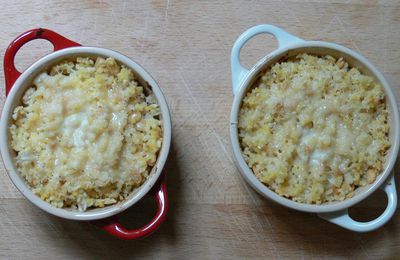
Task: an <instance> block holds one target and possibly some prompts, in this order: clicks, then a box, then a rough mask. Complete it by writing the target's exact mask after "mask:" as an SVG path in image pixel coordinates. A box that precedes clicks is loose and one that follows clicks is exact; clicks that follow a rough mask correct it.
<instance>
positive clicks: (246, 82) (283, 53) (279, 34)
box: [230, 24, 400, 232]
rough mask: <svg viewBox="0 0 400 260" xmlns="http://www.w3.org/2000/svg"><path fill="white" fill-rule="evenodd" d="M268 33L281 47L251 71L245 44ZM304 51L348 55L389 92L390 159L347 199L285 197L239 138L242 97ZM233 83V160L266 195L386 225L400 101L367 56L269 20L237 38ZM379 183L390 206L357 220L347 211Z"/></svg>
mask: <svg viewBox="0 0 400 260" xmlns="http://www.w3.org/2000/svg"><path fill="white" fill-rule="evenodd" d="M260 33H267V34H271V35H273V36H274V37H275V38H276V39H277V40H278V43H279V47H278V49H276V50H275V51H273V52H271V53H269V54H268V55H266V56H265V57H263V58H262V59H261V60H260V61H259V62H257V64H256V65H254V67H253V68H251V69H250V70H247V69H246V68H244V67H243V66H242V65H241V64H240V58H239V56H240V50H241V48H242V47H243V45H244V44H245V43H246V42H247V41H248V40H249V39H251V38H252V37H254V36H255V35H258V34H260ZM300 53H308V54H314V55H330V56H332V57H334V58H340V57H343V58H344V59H345V60H346V61H347V62H348V63H349V66H351V67H356V68H358V69H359V70H360V71H361V72H362V73H363V74H366V75H369V76H372V77H373V78H374V79H375V80H376V81H377V82H379V83H380V84H381V85H382V87H383V89H384V92H385V95H386V102H387V109H388V112H389V124H390V134H389V140H390V143H391V148H390V150H389V151H388V153H387V156H386V164H385V165H384V168H383V171H382V172H381V174H380V175H378V176H377V178H376V180H375V181H374V182H373V183H372V184H369V185H367V186H364V187H360V188H357V189H356V191H355V195H354V196H353V197H352V198H348V199H346V200H344V201H340V202H334V203H325V204H321V205H315V204H314V205H313V204H303V203H298V202H295V201H293V200H290V199H287V198H284V197H281V196H279V195H278V194H276V193H275V192H273V191H272V190H270V189H269V188H268V187H267V186H265V185H264V184H263V183H261V182H260V181H259V180H258V179H257V178H256V176H255V175H254V173H253V172H252V170H251V169H250V168H249V167H248V165H247V164H246V162H245V160H244V158H243V156H242V153H241V147H240V144H239V138H238V127H237V125H238V114H239V110H240V106H241V103H242V99H243V97H244V95H245V94H246V93H247V91H248V90H249V88H251V87H252V86H253V84H254V83H255V81H256V80H257V79H258V76H259V74H260V73H261V72H262V71H265V70H266V69H267V68H269V67H270V66H271V65H273V64H275V63H276V62H278V61H279V60H281V59H286V58H288V57H293V56H296V55H297V54H300ZM231 67H232V87H233V94H234V100H233V105H232V111H231V115H230V139H231V144H232V149H233V155H234V161H235V164H236V166H237V168H238V169H239V171H240V173H241V174H242V176H243V178H244V179H245V180H246V181H247V182H248V183H249V184H250V185H251V186H252V187H253V188H254V189H255V190H256V191H258V192H259V193H260V194H261V195H263V196H264V197H265V198H268V199H271V200H273V201H275V202H277V203H279V204H281V205H284V206H286V207H289V208H292V209H296V210H300V211H305V212H313V213H317V214H318V215H319V216H320V217H322V218H324V219H326V220H328V221H330V222H332V223H335V224H337V225H339V226H342V227H344V228H347V229H350V230H353V231H358V232H366V231H371V230H374V229H376V228H379V227H381V226H382V225H384V224H385V223H386V222H387V221H388V220H389V219H390V218H391V217H392V216H393V214H394V212H395V211H396V206H397V194H396V186H395V182H394V177H393V173H392V170H393V167H394V164H395V162H396V158H397V155H398V150H399V140H400V139H399V138H400V132H399V115H398V108H397V103H396V100H395V96H394V95H393V92H392V90H391V88H390V86H389V84H388V83H387V81H386V80H385V78H384V77H383V75H382V74H381V73H380V72H379V71H378V70H377V68H376V67H375V66H373V65H372V64H371V63H370V62H369V61H368V60H367V59H366V58H364V57H363V56H361V55H360V54H358V53H356V52H355V51H352V50H350V49H348V48H346V47H343V46H340V45H337V44H334V43H329V42H322V41H305V40H302V39H300V38H298V37H296V36H293V35H291V34H289V33H287V32H286V31H284V30H282V29H280V28H278V27H275V26H272V25H268V24H264V25H258V26H255V27H252V28H250V29H248V30H247V31H245V32H244V33H243V34H242V35H241V36H240V37H239V38H238V39H237V40H236V42H235V44H234V46H233V49H232V53H231ZM378 188H381V189H383V190H384V191H385V192H386V194H387V197H388V204H387V207H386V209H385V211H384V212H383V213H382V214H381V215H380V216H379V217H378V218H376V219H374V220H372V221H370V222H358V221H355V220H353V219H352V218H351V217H350V216H349V214H348V208H350V207H351V206H353V205H355V204H356V203H358V202H360V201H362V200H364V199H365V198H367V197H368V196H370V195H371V194H372V193H373V192H374V191H375V190H377V189H378Z"/></svg>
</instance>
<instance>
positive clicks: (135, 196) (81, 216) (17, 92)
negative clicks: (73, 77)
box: [0, 47, 171, 220]
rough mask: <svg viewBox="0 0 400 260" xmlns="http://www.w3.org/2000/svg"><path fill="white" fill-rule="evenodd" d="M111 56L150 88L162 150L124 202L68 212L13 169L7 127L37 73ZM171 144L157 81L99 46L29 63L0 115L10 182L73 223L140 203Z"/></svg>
mask: <svg viewBox="0 0 400 260" xmlns="http://www.w3.org/2000/svg"><path fill="white" fill-rule="evenodd" d="M78 56H79V57H113V58H115V60H116V61H117V62H118V63H120V64H124V65H126V66H127V67H129V68H131V69H132V70H133V71H134V74H135V75H136V76H137V79H136V80H137V81H138V82H139V83H141V84H142V85H145V84H147V86H149V88H150V89H151V90H152V91H153V93H154V95H155V97H156V98H157V101H158V104H159V106H160V110H161V116H160V118H161V121H162V124H163V125H162V127H163V142H162V147H161V150H160V152H159V154H158V157H157V161H156V164H155V166H154V167H153V168H152V170H151V172H150V174H149V176H148V178H147V180H146V181H145V182H144V183H143V184H142V186H140V187H139V188H137V189H135V190H134V191H133V192H132V194H130V195H129V197H127V198H126V199H125V200H123V201H121V202H119V203H117V204H114V205H110V206H106V207H104V208H93V209H88V210H87V211H84V212H80V211H78V210H73V209H68V208H56V207H54V206H52V205H51V204H49V203H47V202H45V201H43V200H42V199H40V198H39V197H38V196H36V195H35V194H34V193H33V192H32V191H31V190H30V188H29V186H28V184H27V183H26V181H25V180H24V178H23V177H21V176H20V174H19V172H18V170H17V169H16V166H15V162H14V158H15V152H14V151H13V149H12V148H11V146H10V134H9V126H10V122H11V116H12V112H13V110H14V108H15V107H16V106H18V105H20V104H21V98H22V96H23V94H24V92H25V90H26V89H27V88H28V87H30V86H31V85H32V80H33V79H34V77H35V76H36V75H38V73H40V72H42V71H46V70H47V69H49V68H50V67H51V66H53V65H55V64H56V63H58V62H60V61H62V60H64V59H71V58H73V57H78ZM170 143H171V119H170V115H169V110H168V106H167V102H166V100H165V98H164V95H163V93H162V92H161V89H160V87H159V86H158V85H157V83H156V81H155V80H154V79H153V78H152V77H151V76H150V74H149V73H148V72H147V71H145V70H144V69H143V68H142V67H141V66H140V65H139V64H137V63H136V62H134V61H132V60H131V59H129V58H128V57H126V56H124V55H122V54H120V53H118V52H115V51H112V50H108V49H104V48H98V47H71V48H67V49H63V50H60V51H56V52H54V53H51V54H49V55H47V56H45V57H43V58H41V59H40V60H38V61H37V62H35V63H34V64H32V65H31V66H30V67H29V68H28V69H27V70H25V71H24V72H23V73H22V75H21V76H20V77H19V78H18V80H17V81H16V82H15V83H14V86H13V88H12V89H11V91H10V93H9V94H8V97H7V99H6V102H5V104H4V108H3V112H2V115H1V122H0V149H1V155H2V157H3V162H4V165H5V167H6V170H7V172H8V175H9V176H10V178H11V180H12V182H13V183H14V184H15V186H16V187H17V188H18V190H19V191H20V192H21V193H22V194H23V195H24V196H25V197H26V198H27V199H28V200H30V201H31V202H32V203H33V204H35V205H36V206H38V207H40V208H41V209H43V210H45V211H47V212H49V213H51V214H53V215H56V216H59V217H62V218H66V219H73V220H96V219H102V218H106V217H109V216H112V215H115V214H117V213H119V212H121V211H124V210H125V209H127V208H129V207H130V206H132V205H133V204H135V203H136V202H137V201H139V200H140V199H141V198H142V197H143V196H144V195H146V194H147V193H148V192H149V191H150V189H151V188H152V187H153V186H154V185H155V183H156V181H157V180H158V178H159V176H160V174H161V172H162V169H163V167H164V164H165V161H166V159H167V157H168V152H169V148H170Z"/></svg>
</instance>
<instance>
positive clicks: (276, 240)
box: [0, 0, 400, 259]
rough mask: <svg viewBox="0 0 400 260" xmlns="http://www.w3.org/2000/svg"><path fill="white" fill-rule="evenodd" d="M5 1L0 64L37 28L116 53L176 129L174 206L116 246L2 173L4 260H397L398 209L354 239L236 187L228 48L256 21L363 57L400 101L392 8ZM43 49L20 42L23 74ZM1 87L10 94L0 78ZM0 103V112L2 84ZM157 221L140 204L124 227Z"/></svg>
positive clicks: (260, 40)
mask: <svg viewBox="0 0 400 260" xmlns="http://www.w3.org/2000/svg"><path fill="white" fill-rule="evenodd" d="M0 6H1V7H2V10H1V11H0V14H1V18H2V19H1V21H2V23H1V24H0V33H1V34H0V35H1V37H0V50H3V51H2V52H3V53H2V54H3V55H4V51H5V49H6V48H7V46H8V44H9V43H10V42H11V40H12V39H14V38H15V37H16V36H17V35H19V34H20V33H22V32H24V31H26V30H28V29H31V28H34V27H39V26H40V27H46V28H49V29H53V30H55V31H56V32H59V33H60V34H62V35H64V36H66V37H68V38H70V39H71V40H74V41H77V42H79V43H81V44H83V45H92V46H101V47H105V48H110V49H113V50H116V51H119V52H121V53H123V54H125V55H127V56H129V57H130V58H132V59H134V60H135V61H137V62H138V63H139V64H141V65H142V66H144V67H145V68H146V69H147V70H148V71H149V72H150V73H151V74H152V75H153V77H154V78H155V79H156V80H157V81H158V83H159V85H160V86H161V87H162V89H163V91H164V94H165V96H166V99H167V101H168V104H169V107H170V110H171V115H172V122H173V147H172V149H171V154H170V158H169V160H168V164H167V167H166V168H167V172H168V185H169V187H168V191H169V196H170V211H169V215H168V219H167V221H166V222H165V223H164V225H163V226H162V227H161V228H160V230H158V232H157V233H156V234H154V235H153V236H152V237H149V238H147V239H144V240H140V241H120V240H117V239H115V238H113V237H111V236H109V235H107V234H105V233H103V232H102V231H100V230H98V229H96V228H94V227H93V226H91V225H89V224H87V223H82V222H74V221H68V220H63V219H59V218H56V217H53V216H50V215H49V214H47V213H44V212H42V211H41V210H39V209H38V208H36V207H34V206H33V205H31V204H30V203H29V202H28V201H26V200H25V199H24V198H23V197H22V196H21V194H20V193H19V192H18V191H17V190H16V189H15V188H14V186H13V185H12V183H11V182H10V180H9V179H8V177H7V174H6V172H5V170H4V168H3V167H2V166H1V167H0V175H1V176H0V177H1V178H0V258H4V259H22V258H32V259H56V258H62V259H67V258H68V259H70V258H89V259H102V258H104V259H114V258H121V259H125V258H136V257H137V258H139V257H149V258H166V259H172V258H174V259H175V258H177V259H186V258H196V259H231V258H268V259H270V258H271V259H273V258H293V259H300V258H302V259H312V258H348V257H352V258H379V259H388V258H397V257H398V255H399V253H400V238H399V231H400V215H399V214H396V215H395V216H394V217H393V219H392V220H391V221H390V222H389V223H388V224H387V225H386V226H385V227H384V228H382V229H380V230H378V231H374V232H372V233H368V234H357V233H352V232H350V231H346V230H343V229H341V228H339V227H337V226H334V225H332V224H329V223H327V222H325V221H324V220H322V219H320V218H318V217H317V216H316V215H313V214H305V213H301V212H296V211H293V210H289V209H286V208H283V207H281V206H279V205H276V204H274V203H272V202H270V201H266V200H264V199H262V198H261V197H260V196H258V195H257V194H256V193H255V192H254V191H253V190H252V189H251V188H250V187H249V186H248V185H247V184H246V183H245V182H244V181H243V180H242V179H241V177H240V175H239V173H238V171H237V170H236V168H235V166H234V165H233V162H232V159H231V151H230V145H229V137H228V122H229V112H230V107H231V103H232V94H231V82H230V65H229V55H230V49H231V46H232V44H233V42H234V40H235V39H236V38H237V37H238V36H239V35H240V34H241V33H242V32H243V31H244V30H245V29H247V28H248V27H250V26H253V25H256V24H260V23H272V24H276V25H278V26H280V27H282V28H284V29H286V30H287V31H289V32H291V33H293V34H295V35H298V36H299V37H301V38H304V39H309V40H324V41H333V42H336V43H338V44H342V45H345V46H347V47H350V48H352V49H354V50H356V51H359V52H361V53H362V54H363V55H365V56H366V57H367V58H368V59H370V60H371V62H372V63H374V64H375V65H376V66H377V67H378V68H379V69H380V70H381V71H382V72H383V73H384V75H385V76H386V78H387V80H388V81H389V83H390V84H391V86H392V87H393V89H394V91H395V93H396V96H397V99H398V100H400V85H399V82H400V63H399V60H400V49H399V42H400V3H399V2H398V1H396V0H389V1H383V0H381V1H378V0H368V1H361V0H358V1H348V0H313V1H305V0H282V1H262V0H252V1H246V2H241V1H225V2H224V1H211V0H209V1H183V0H179V1H178V0H164V1H160V0H154V1H147V0H139V1H126V0H125V1H74V2H73V3H72V2H71V1H65V0H58V1H40V2H39V1H15V2H14V1H4V0H0ZM276 46H277V44H276V42H275V40H274V39H273V38H272V37H270V36H259V37H256V38H255V39H253V40H251V41H250V42H249V43H248V44H247V45H246V46H245V48H244V50H243V52H242V59H243V62H244V64H246V65H247V66H251V64H254V62H256V61H257V60H258V59H259V58H260V57H262V56H263V55H265V54H266V53H268V52H269V51H271V50H273V49H274V48H275V47H276ZM50 47H51V46H50V45H49V44H48V43H45V42H43V41H36V42H34V43H32V44H29V45H27V46H26V47H24V48H23V49H22V51H21V53H20V55H19V56H18V57H17V65H18V67H19V68H26V67H27V66H29V64H31V63H32V62H33V61H35V60H37V59H38V58H39V57H40V56H42V55H44V54H46V53H48V52H50V50H51V48H50ZM0 65H1V67H2V63H1V64H0ZM0 82H1V84H3V86H4V75H3V73H1V74H0ZM0 97H1V98H0V99H1V100H0V102H1V105H0V107H1V108H2V107H3V104H4V99H5V98H4V87H2V88H1V93H0ZM1 108H0V109H1ZM398 169H399V165H397V166H396V170H398ZM384 203H385V200H384V196H382V194H377V195H374V197H373V198H371V199H369V200H368V201H366V202H363V203H362V204H361V205H359V206H357V207H356V208H355V209H353V210H352V213H353V214H354V215H356V216H358V218H361V219H368V218H371V217H374V216H376V215H378V214H379V213H380V212H381V211H382V209H383V208H384V205H385V204H384ZM153 212H154V205H153V202H152V201H151V200H149V199H145V200H144V201H142V202H141V203H140V204H139V205H135V206H134V207H133V208H131V209H129V210H127V211H126V212H125V213H124V214H123V216H122V218H123V220H124V222H125V223H126V224H127V225H130V226H132V227H134V226H140V224H143V223H145V221H146V220H148V219H149V218H150V217H151V216H152V213H153Z"/></svg>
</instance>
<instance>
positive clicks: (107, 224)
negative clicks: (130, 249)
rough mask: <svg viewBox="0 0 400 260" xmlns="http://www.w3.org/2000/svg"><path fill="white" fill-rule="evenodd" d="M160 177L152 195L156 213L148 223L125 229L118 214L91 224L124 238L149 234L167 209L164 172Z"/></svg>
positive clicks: (163, 217) (155, 228) (163, 218)
mask: <svg viewBox="0 0 400 260" xmlns="http://www.w3.org/2000/svg"><path fill="white" fill-rule="evenodd" d="M160 178H162V179H161V180H160V181H161V182H160V183H159V184H158V186H156V187H155V189H154V190H153V192H154V194H153V195H154V197H155V199H156V201H157V204H158V208H157V213H156V215H155V216H154V217H153V219H152V220H150V222H149V223H147V224H146V225H144V226H143V227H141V228H138V229H126V228H125V227H123V226H122V224H121V222H120V221H119V219H118V216H113V217H110V218H107V219H104V220H96V221H93V222H92V224H94V225H96V226H98V227H100V228H101V229H103V230H104V231H106V232H107V233H109V234H111V235H114V236H116V237H118V238H121V239H124V240H131V239H139V238H144V237H146V236H149V235H150V234H151V233H153V232H154V231H156V230H157V228H158V227H160V225H161V224H162V223H163V222H164V220H165V216H166V214H167V210H168V201H167V184H166V178H165V174H164V173H163V176H161V177H160Z"/></svg>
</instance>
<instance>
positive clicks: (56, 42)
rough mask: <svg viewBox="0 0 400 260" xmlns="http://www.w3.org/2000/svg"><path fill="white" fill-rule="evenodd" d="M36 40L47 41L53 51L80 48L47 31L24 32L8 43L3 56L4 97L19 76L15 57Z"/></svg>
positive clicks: (39, 29) (76, 44)
mask: <svg viewBox="0 0 400 260" xmlns="http://www.w3.org/2000/svg"><path fill="white" fill-rule="evenodd" d="M36 39H45V40H48V41H49V42H50V43H51V44H53V47H54V51H58V50H61V49H64V48H68V47H74V46H81V45H80V44H79V43H76V42H73V41H71V40H68V39H67V38H65V37H63V36H61V35H59V34H58V33H55V32H53V31H51V30H48V29H43V28H37V29H32V30H29V31H27V32H24V33H23V34H21V35H20V36H18V37H17V38H15V40H13V41H12V42H11V43H10V45H9V46H8V48H7V50H6V53H5V55H4V74H5V79H6V96H7V95H8V93H9V92H10V90H11V88H12V86H13V85H14V82H15V81H16V80H17V79H18V77H19V76H20V75H21V72H19V71H18V70H17V69H16V68H15V64H14V59H15V55H16V54H17V52H18V50H19V49H20V48H21V47H22V46H24V45H25V44H26V43H28V42H30V41H32V40H36Z"/></svg>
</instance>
